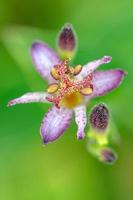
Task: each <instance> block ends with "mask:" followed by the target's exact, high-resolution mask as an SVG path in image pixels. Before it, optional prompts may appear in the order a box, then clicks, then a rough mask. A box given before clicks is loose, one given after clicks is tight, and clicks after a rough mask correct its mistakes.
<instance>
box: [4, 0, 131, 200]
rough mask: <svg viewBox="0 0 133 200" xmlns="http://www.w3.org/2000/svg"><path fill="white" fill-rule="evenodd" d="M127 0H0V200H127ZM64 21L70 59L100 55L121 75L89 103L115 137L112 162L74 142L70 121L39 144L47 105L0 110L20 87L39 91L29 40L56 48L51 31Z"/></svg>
mask: <svg viewBox="0 0 133 200" xmlns="http://www.w3.org/2000/svg"><path fill="white" fill-rule="evenodd" d="M132 8H133V1H132V0H126V1H124V0H112V1H105V0H101V1H98V0H89V1H88V0H82V1H77V0H73V1H72V0H67V1H65V0H55V1H54V0H53V1H52V0H38V1H32V0H28V1H27V0H23V1H18V0H1V3H0V199H1V200H36V199H37V200H44V199H47V200H67V199H69V200H74V199H76V200H80V199H83V200H88V199H92V200H107V199H108V200H112V199H113V200H118V199H121V200H132V199H133V156H132V155H133V111H132V102H133V84H132V81H133V56H132V54H133V9H132ZM65 22H71V23H72V24H73V26H74V27H75V29H76V31H77V34H78V41H79V43H78V53H77V57H76V58H75V60H74V63H75V64H78V63H80V64H84V63H86V62H88V61H89V60H93V59H97V58H100V57H102V56H103V55H111V56H112V57H113V60H112V63H110V64H108V65H106V66H102V67H101V69H110V68H115V67H121V68H122V69H124V70H126V71H128V76H127V77H126V78H125V80H124V82H123V84H122V85H121V86H120V87H119V89H118V90H115V91H114V92H112V93H110V94H108V95H107V96H105V97H102V98H98V99H95V100H93V101H92V102H91V103H90V104H89V106H88V111H89V109H90V108H91V107H92V106H93V105H94V104H95V103H97V102H105V103H107V105H108V106H109V108H110V110H111V114H112V118H113V120H114V123H115V125H116V127H117V130H118V132H119V133H120V135H121V143H120V144H119V145H118V146H114V148H115V149H116V151H117V152H118V155H119V159H118V161H117V162H116V163H115V165H113V166H107V165H104V164H102V163H99V162H98V161H97V160H96V159H95V158H93V157H92V156H91V155H90V154H89V153H88V152H87V150H86V140H84V141H80V142H79V141H77V140H76V136H75V132H76V125H75V123H74V121H73V122H72V124H71V126H70V128H69V129H68V130H67V131H66V133H65V134H64V135H63V136H62V137H61V138H60V139H59V140H58V141H56V142H54V143H52V144H49V145H47V146H43V145H42V141H41V138H40V135H39V127H40V122H41V120H42V118H43V116H44V113H45V112H46V111H47V110H48V108H49V105H43V104H27V105H17V106H16V107H12V108H7V107H6V104H7V102H8V101H9V100H10V99H12V98H15V97H18V96H20V95H22V94H23V93H25V92H28V91H36V90H44V89H45V88H46V86H47V85H46V82H43V80H42V79H41V78H40V77H39V75H38V74H37V73H36V71H35V70H34V68H33V65H32V63H31V58H30V53H29V48H30V46H31V43H32V42H33V41H34V40H36V39H39V40H44V41H46V42H48V43H49V45H51V46H52V47H54V48H55V47H56V45H55V39H56V35H57V32H58V30H59V29H60V27H61V26H62V25H63V24H64V23H65Z"/></svg>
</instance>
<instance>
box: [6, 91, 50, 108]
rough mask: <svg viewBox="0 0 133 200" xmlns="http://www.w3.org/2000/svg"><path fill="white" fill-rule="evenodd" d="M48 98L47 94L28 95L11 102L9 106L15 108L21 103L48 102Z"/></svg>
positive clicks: (34, 93)
mask: <svg viewBox="0 0 133 200" xmlns="http://www.w3.org/2000/svg"><path fill="white" fill-rule="evenodd" d="M46 96H47V93H45V92H31V93H26V94H24V95H23V96H21V97H19V98H16V99H13V100H11V101H9V103H8V106H14V105H16V104H21V103H32V102H47V100H46V99H45V97H46Z"/></svg>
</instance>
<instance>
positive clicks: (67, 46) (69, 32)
mask: <svg viewBox="0 0 133 200" xmlns="http://www.w3.org/2000/svg"><path fill="white" fill-rule="evenodd" d="M57 42H58V52H59V55H60V57H61V58H62V59H65V58H70V59H71V58H73V57H74V54H75V51H76V34H75V31H74V30H73V27H72V25H71V24H69V23H67V24H65V25H64V26H63V27H62V29H61V31H60V32H59V36H58V41H57Z"/></svg>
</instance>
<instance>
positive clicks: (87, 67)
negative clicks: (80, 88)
mask: <svg viewBox="0 0 133 200" xmlns="http://www.w3.org/2000/svg"><path fill="white" fill-rule="evenodd" d="M111 60H112V57H111V56H104V57H102V58H101V59H98V60H94V61H92V62H89V63H88V64H86V65H84V66H83V68H82V71H81V72H80V74H79V75H77V78H81V77H82V78H83V77H86V76H87V75H88V74H89V73H90V72H93V71H94V70H96V69H97V68H98V67H99V66H100V65H103V64H107V63H109V62H111Z"/></svg>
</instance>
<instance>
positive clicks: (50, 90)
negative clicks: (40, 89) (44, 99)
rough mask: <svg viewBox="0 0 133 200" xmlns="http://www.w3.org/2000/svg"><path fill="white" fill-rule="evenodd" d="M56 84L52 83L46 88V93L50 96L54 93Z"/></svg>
mask: <svg viewBox="0 0 133 200" xmlns="http://www.w3.org/2000/svg"><path fill="white" fill-rule="evenodd" d="M58 87H59V86H58V84H57V83H52V84H50V85H49V86H48V88H47V92H48V93H50V94H52V93H55V92H56V91H57V90H58Z"/></svg>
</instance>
